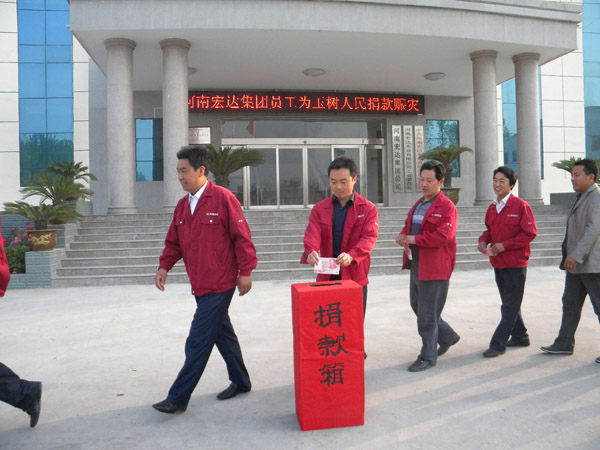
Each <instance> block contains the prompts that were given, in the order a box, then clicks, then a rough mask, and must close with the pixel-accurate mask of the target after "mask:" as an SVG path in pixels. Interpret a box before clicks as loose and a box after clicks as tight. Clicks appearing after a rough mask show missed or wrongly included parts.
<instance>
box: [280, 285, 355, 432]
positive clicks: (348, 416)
mask: <svg viewBox="0 0 600 450" xmlns="http://www.w3.org/2000/svg"><path fill="white" fill-rule="evenodd" d="M292 320H293V328H294V380H295V388H296V415H297V416H298V422H299V423H300V428H301V429H302V430H303V431H307V430H318V429H323V428H338V427H349V426H355V425H363V424H364V423H365V356H364V355H365V353H364V330H363V299H362V287H361V286H359V285H358V284H356V283H355V282H354V281H350V280H341V281H325V282H320V283H302V284H293V285H292Z"/></svg>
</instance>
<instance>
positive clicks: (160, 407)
mask: <svg viewBox="0 0 600 450" xmlns="http://www.w3.org/2000/svg"><path fill="white" fill-rule="evenodd" d="M152 407H153V408H154V409H155V410H157V411H160V412H161V413H165V414H175V413H178V412H184V411H185V410H186V409H187V405H177V404H175V403H171V402H170V401H169V400H163V401H162V402H158V403H155V404H154V405H152Z"/></svg>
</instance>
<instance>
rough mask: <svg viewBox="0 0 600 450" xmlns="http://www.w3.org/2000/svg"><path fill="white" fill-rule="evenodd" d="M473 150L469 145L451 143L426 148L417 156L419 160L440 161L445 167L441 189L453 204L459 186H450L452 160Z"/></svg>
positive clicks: (455, 200) (457, 194)
mask: <svg viewBox="0 0 600 450" xmlns="http://www.w3.org/2000/svg"><path fill="white" fill-rule="evenodd" d="M472 151H473V150H472V149H470V148H469V147H461V146H458V145H451V146H450V147H443V146H441V147H436V148H434V149H431V150H428V151H426V152H425V153H423V154H421V155H420V156H419V159H421V160H427V159H432V160H436V161H439V162H441V163H442V164H443V165H444V167H445V168H446V176H445V178H444V186H443V187H442V191H443V192H444V195H446V196H447V197H448V198H449V199H450V200H452V201H453V202H454V204H457V203H458V196H459V191H460V189H459V188H453V187H452V171H453V167H452V162H453V161H454V160H455V159H456V158H458V157H459V156H460V155H462V154H463V153H466V152H472Z"/></svg>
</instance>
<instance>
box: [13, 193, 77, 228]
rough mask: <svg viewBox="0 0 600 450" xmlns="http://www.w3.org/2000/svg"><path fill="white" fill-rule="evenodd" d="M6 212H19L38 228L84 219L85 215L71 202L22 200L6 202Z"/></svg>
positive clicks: (18, 213)
mask: <svg viewBox="0 0 600 450" xmlns="http://www.w3.org/2000/svg"><path fill="white" fill-rule="evenodd" d="M4 212H5V213H6V214H17V215H19V216H22V217H24V218H25V219H27V220H29V221H30V222H33V224H34V225H35V229H36V230H47V229H48V223H49V222H52V221H59V222H63V223H66V222H67V221H68V220H70V219H75V220H82V219H83V216H82V215H81V214H79V213H78V212H77V211H75V208H74V207H73V204H71V203H56V204H50V205H47V204H45V203H42V202H40V204H39V205H31V204H29V203H27V202H24V201H22V200H19V201H16V202H7V203H4Z"/></svg>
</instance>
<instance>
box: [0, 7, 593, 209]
mask: <svg viewBox="0 0 600 450" xmlns="http://www.w3.org/2000/svg"><path fill="white" fill-rule="evenodd" d="M584 3H585V2H584ZM42 5H43V6H44V8H41V6H42ZM36 8H37V9H36ZM583 9H584V25H585V23H586V22H585V17H586V16H585V5H584V6H583ZM581 10H582V4H581V2H565V1H562V2H561V1H534V0H531V1H519V2H516V1H494V2H491V1H471V2H463V1H451V0H447V1H439V0H438V1H420V2H415V1H406V0H404V1H403V0H387V1H382V0H379V1H361V2H348V1H335V0H328V1H299V0H287V1H274V0H270V1H265V0H263V1H251V0H248V1H229V0H221V1H201V2H198V1H194V2H193V1H189V0H169V1H154V0H145V1H141V0H122V1H116V0H105V1H101V2H100V1H91V0H71V1H70V2H69V3H67V2H66V1H62V0H45V1H44V0H38V1H23V0H17V1H0V49H1V50H2V51H0V55H1V56H0V58H2V60H1V61H0V67H1V68H2V70H1V71H0V138H1V140H0V142H1V143H2V144H1V147H0V173H1V175H0V176H1V178H0V197H1V198H0V200H1V201H11V200H15V199H16V198H18V197H19V194H18V189H19V187H20V186H21V185H23V184H25V183H26V182H27V179H26V178H28V177H30V176H32V175H34V174H35V172H36V171H37V170H41V169H42V168H43V167H44V164H47V162H48V161H50V162H51V161H52V160H53V159H57V158H63V159H65V158H66V159H68V157H66V156H65V152H66V151H65V150H64V146H63V147H60V148H61V149H62V150H61V151H62V153H60V152H55V153H51V152H50V151H49V150H47V149H46V150H44V148H45V147H43V146H42V145H38V147H39V148H40V149H39V150H38V151H39V152H41V153H43V154H44V158H46V159H42V158H41V157H40V158H37V159H36V158H34V157H33V158H32V155H33V154H34V153H33V152H32V151H31V150H30V147H31V145H29V146H28V145H26V144H27V141H26V140H25V139H26V138H29V137H30V135H31V134H34V133H39V134H41V133H45V134H44V136H45V141H43V142H44V143H45V145H46V147H48V146H51V144H53V143H55V142H56V140H60V141H65V140H68V137H69V133H71V134H72V151H71V158H72V159H74V160H76V161H83V162H84V163H86V165H88V164H89V166H90V169H91V171H92V172H93V173H94V174H95V175H96V176H97V177H98V181H97V182H94V183H93V184H92V189H93V190H94V192H95V195H94V197H93V202H94V212H95V213H97V214H103V213H106V212H109V213H129V212H136V211H138V212H159V211H163V210H171V209H172V207H173V206H174V204H175V202H176V201H177V199H178V198H179V197H180V196H181V189H180V187H179V184H178V182H177V179H176V177H175V165H176V159H175V153H176V151H177V150H178V149H179V148H180V147H181V146H182V145H186V144H187V143H190V142H198V143H210V144H212V145H214V146H215V147H219V146H229V145H230V146H233V147H239V146H245V147H248V148H254V149H257V150H259V151H260V152H261V153H262V154H263V156H264V159H265V163H264V164H262V165H261V166H258V167H251V168H245V169H243V170H241V171H239V172H237V173H234V174H232V175H231V176H230V186H229V187H230V189H232V190H233V191H234V192H235V193H236V195H238V198H239V199H240V201H241V202H242V203H243V205H244V206H245V207H247V208H273V207H281V208H303V207H310V206H311V205H312V204H314V203H316V202H317V201H319V200H320V199H322V198H324V197H326V196H328V195H329V194H330V193H329V191H328V188H329V186H328V182H327V174H326V168H327V165H328V163H329V161H331V159H333V158H334V157H336V156H338V155H341V154H346V155H349V156H351V157H352V158H354V159H355V160H356V162H357V163H358V165H359V168H360V176H359V183H358V184H357V186H358V189H359V190H360V192H361V193H362V194H364V195H365V196H367V198H369V199H370V200H372V201H373V202H375V203H377V204H380V205H385V206H405V205H409V204H412V203H413V202H414V200H415V199H416V198H418V197H419V190H418V184H417V173H418V166H419V160H418V156H419V154H420V153H422V152H423V151H426V150H427V149H430V148H434V147H437V146H439V145H452V144H459V145H461V146H466V147H470V148H472V149H474V152H473V154H464V155H463V156H461V158H460V161H459V162H457V164H456V166H455V173H454V177H453V186H455V187H459V188H461V199H460V202H459V205H473V204H488V203H489V202H490V201H491V199H492V196H493V193H492V189H491V178H492V170H493V169H494V168H495V167H497V166H498V165H499V164H505V163H506V164H510V165H514V167H515V168H516V169H517V170H518V172H519V184H518V187H519V195H520V196H521V197H523V198H525V199H527V200H528V201H530V202H532V203H542V202H545V203H548V202H549V197H550V194H551V193H554V192H570V191H571V186H570V182H569V178H568V174H566V173H562V172H561V171H559V170H558V169H555V168H552V163H553V162H554V161H557V160H561V159H566V158H568V157H570V156H583V155H585V154H586V141H590V142H591V141H593V139H594V138H593V135H594V133H595V132H593V131H592V130H593V129H594V128H593V127H594V124H596V123H597V121H594V119H593V118H589V117H592V116H593V111H595V110H593V109H590V114H586V112H587V106H586V104H587V103H586V101H587V97H585V96H584V80H585V83H588V78H587V77H584V66H585V64H587V63H586V61H585V57H584V54H586V53H585V51H586V47H585V46H583V45H582V43H583V38H584V36H585V33H586V29H585V28H584V29H583V33H582V27H581V21H582V15H581ZM65 11H66V12H67V13H69V14H70V16H69V18H68V23H65V24H64V26H63V28H62V29H60V30H59V29H58V28H52V27H55V25H56V24H57V23H58V22H60V20H59V19H61V20H62V18H64V17H65V16H64V12H65ZM41 12H43V13H44V14H45V25H46V33H47V34H48V33H50V35H51V37H50V38H48V37H47V36H46V37H45V41H44V43H43V45H44V46H45V60H44V62H43V63H42V62H39V61H38V60H35V61H33V62H32V59H35V58H34V57H33V56H31V54H32V49H31V48H29V47H32V46H35V45H38V46H42V44H41V43H40V42H41V37H40V36H38V37H36V36H28V35H27V34H28V33H25V32H24V31H23V30H25V29H26V28H25V26H24V23H25V22H23V24H22V23H21V22H22V21H24V20H25V21H26V20H30V21H31V20H34V19H35V20H40V19H39V16H40V13H41ZM589 17H593V14H592V13H590V14H589ZM67 26H68V28H67ZM595 26H598V24H597V21H596V25H595ZM593 27H594V25H593V24H592V25H591V26H590V29H593ZM599 28H600V27H599ZM27 29H28V28H27ZM52 29H54V30H55V31H51V30H52ZM65 30H67V31H68V30H70V32H71V33H72V37H71V38H70V44H71V46H72V50H71V55H72V56H71V61H65V59H68V58H66V57H65V56H64V55H65V54H66V52H67V51H68V49H65V47H67V46H68V45H67V44H66V41H67V40H69V39H67V38H66V37H65V35H64V33H63V32H65ZM53 33H56V36H58V37H55V36H54V34H53ZM29 34H30V33H29ZM592 34H593V33H592ZM36 39H37V40H36ZM53 46H56V47H60V48H58V49H55V48H53ZM590 48H591V47H590ZM582 49H583V52H582ZM33 50H35V49H33ZM38 50H39V49H38ZM61 55H63V56H61ZM34 62H35V64H38V65H40V66H41V65H43V64H45V70H46V75H45V77H46V78H44V82H45V83H46V90H45V91H44V92H39V91H40V89H37V90H36V89H32V87H35V85H33V83H31V82H30V78H31V79H36V80H41V78H40V75H39V73H38V72H39V70H38V71H37V72H36V70H35V69H36V68H31V67H30V66H27V64H29V65H32V64H34ZM67 63H68V64H71V65H72V72H71V73H72V77H71V83H72V105H73V108H72V112H71V114H72V127H71V129H69V128H68V127H66V126H64V125H65V123H67V122H69V120H68V119H66V120H61V121H58V120H54V119H56V118H57V116H56V114H55V111H56V109H52V107H55V106H56V105H65V104H68V103H69V97H66V96H62V97H61V95H63V94H64V93H65V90H66V91H68V90H69V89H68V85H67V87H65V84H66V83H65V82H68V81H69V80H68V76H64V75H63V76H61V77H60V79H59V80H56V79H55V78H56V77H55V78H52V74H54V73H55V72H56V69H57V68H56V67H54V66H55V65H59V64H67ZM590 64H591V66H592V70H593V67H595V66H593V62H590ZM588 65H589V64H588ZM5 69H6V70H5ZM38 69H39V67H38ZM61 70H64V67H62V68H61ZM32 72H33V73H34V75H31V74H30V73H32ZM61 73H62V72H61ZM27 74H30V75H28V76H29V77H30V78H26V77H25V75H27ZM35 74H38V75H37V77H38V78H35V77H34V76H35ZM511 80H512V81H511ZM56 81H60V82H61V83H63V84H62V85H61V88H60V89H52V88H51V86H52V84H53V83H54V82H56ZM586 91H587V85H586ZM59 94H60V95H59ZM596 95H597V94H596ZM590 101H591V100H590ZM43 102H45V105H46V110H45V111H46V112H45V114H46V115H45V119H44V120H45V121H46V125H45V128H43V129H42V128H41V127H40V126H39V122H41V119H39V120H38V119H36V116H35V115H34V116H33V119H26V117H27V116H26V114H27V113H28V112H31V111H32V110H33V111H34V112H37V113H38V115H39V111H40V108H41V107H39V105H40V104H42V103H43ZM36 105H38V106H36ZM48 105H50V106H48ZM61 111H63V110H61ZM63 112H64V111H63ZM61 114H62V112H61ZM67 115H68V111H67V112H66V115H63V116H61V117H66V116H67ZM586 120H587V123H586ZM36 126H37V128H36ZM596 129H597V126H596ZM586 130H588V131H589V132H590V133H589V134H590V135H591V137H590V138H589V139H587V140H586ZM58 138H61V139H58ZM594 145H595V144H594ZM590 146H591V147H590ZM593 148H595V147H593V145H592V144H588V153H590V152H593ZM591 154H593V153H591ZM32 161H34V162H35V164H33V163H32ZM27 164H29V165H27Z"/></svg>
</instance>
